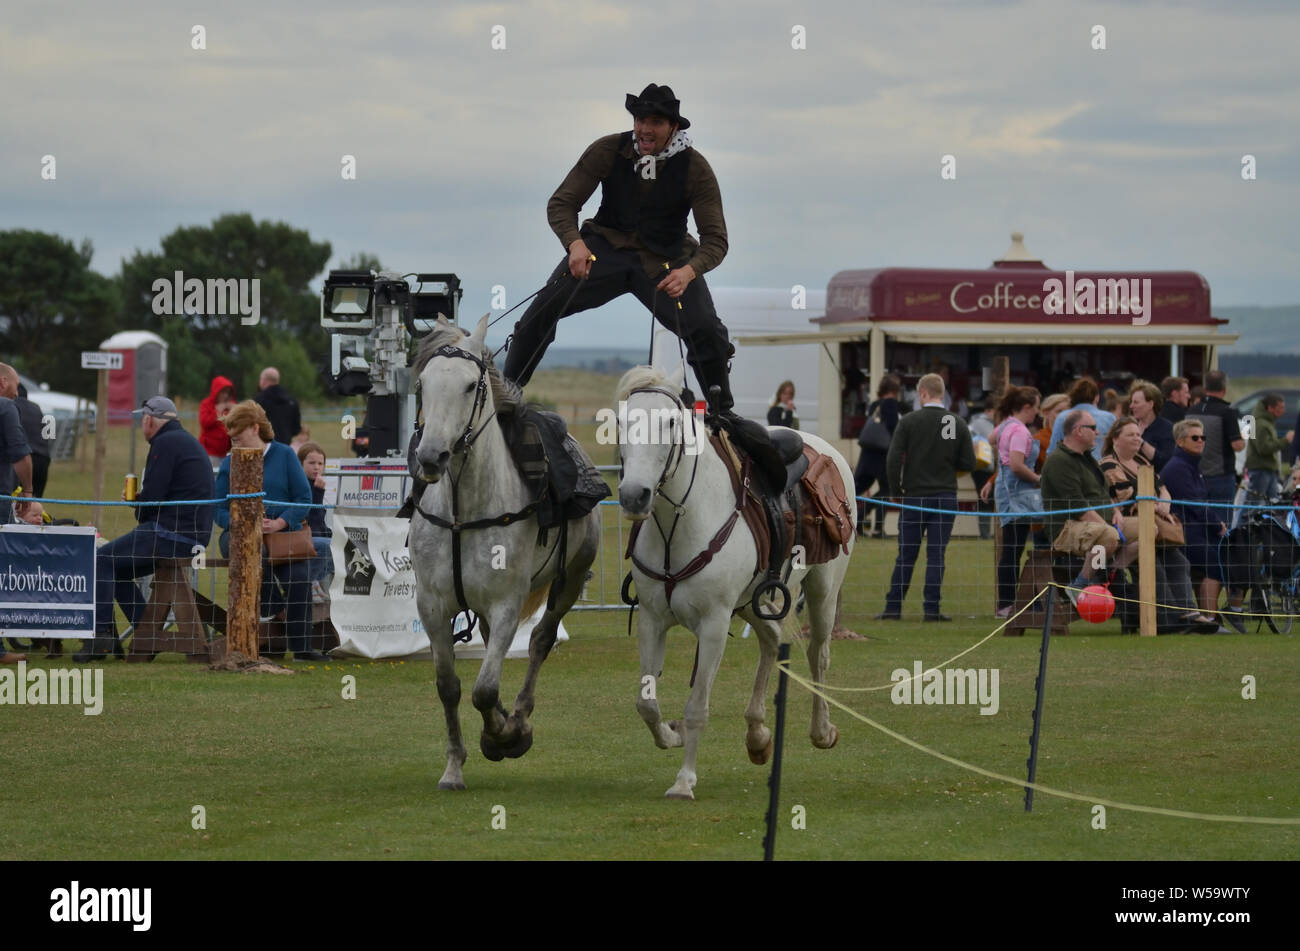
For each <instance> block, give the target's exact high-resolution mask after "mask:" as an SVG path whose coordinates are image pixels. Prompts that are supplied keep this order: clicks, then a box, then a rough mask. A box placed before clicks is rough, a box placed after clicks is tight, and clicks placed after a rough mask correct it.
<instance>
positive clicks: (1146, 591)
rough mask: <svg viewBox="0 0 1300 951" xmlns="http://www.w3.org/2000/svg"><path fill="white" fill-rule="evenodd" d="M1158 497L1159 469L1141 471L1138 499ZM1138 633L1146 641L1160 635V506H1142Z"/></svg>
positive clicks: (1139, 521) (1140, 516)
mask: <svg viewBox="0 0 1300 951" xmlns="http://www.w3.org/2000/svg"><path fill="white" fill-rule="evenodd" d="M1155 494H1156V476H1155V469H1153V468H1152V467H1151V466H1139V467H1138V495H1145V496H1154V495H1155ZM1138 598H1140V599H1141V602H1142V603H1141V604H1140V605H1138V630H1139V632H1140V633H1141V635H1142V636H1143V637H1154V636H1155V634H1156V503H1155V502H1139V503H1138Z"/></svg>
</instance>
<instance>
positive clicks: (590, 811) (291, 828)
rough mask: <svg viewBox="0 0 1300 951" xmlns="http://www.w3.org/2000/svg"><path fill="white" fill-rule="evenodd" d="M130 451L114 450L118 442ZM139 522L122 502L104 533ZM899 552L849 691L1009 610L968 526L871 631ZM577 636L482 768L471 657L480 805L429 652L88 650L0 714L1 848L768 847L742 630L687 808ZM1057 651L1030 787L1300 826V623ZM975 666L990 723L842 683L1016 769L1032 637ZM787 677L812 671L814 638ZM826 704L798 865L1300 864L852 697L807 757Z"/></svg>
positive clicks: (613, 558) (611, 593)
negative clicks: (240, 656) (449, 737)
mask: <svg viewBox="0 0 1300 951" xmlns="http://www.w3.org/2000/svg"><path fill="white" fill-rule="evenodd" d="M114 459H116V460H118V461H119V463H120V461H121V460H124V459H125V449H124V446H123V445H121V444H120V441H118V442H115V444H114V446H113V447H111V452H110V460H114ZM602 461H603V460H602ZM110 471H121V469H120V464H119V467H118V468H117V469H113V468H112V467H110ZM85 478H86V477H85V476H81V475H80V474H79V473H77V472H76V471H75V465H74V466H65V467H62V471H60V467H56V469H55V470H54V478H53V479H52V484H51V491H50V493H49V494H51V495H57V494H58V493H59V492H61V491H68V492H71V493H73V494H78V493H76V491H75V490H76V489H77V488H78V487H79V485H80V484H82V482H83V480H84V479H85ZM110 486H111V488H112V489H113V492H112V494H113V495H114V496H115V495H116V491H117V487H116V482H110ZM81 494H84V493H81ZM106 524H110V523H106ZM606 525H607V535H606V544H605V545H604V547H603V550H602V555H601V560H602V562H601V563H602V567H603V570H604V573H605V578H606V589H605V593H604V595H603V597H604V598H605V599H606V600H610V599H613V598H614V597H615V595H616V591H617V581H618V579H619V578H621V576H622V572H623V570H624V569H623V564H622V562H621V557H622V551H621V545H620V544H619V535H618V533H617V529H616V527H615V526H616V525H617V519H615V518H614V517H613V514H612V513H611V514H610V517H608V518H607V520H606ZM126 526H127V519H126V518H125V517H122V516H118V517H117V521H116V523H113V524H110V528H109V530H108V531H106V534H108V535H110V536H112V535H115V534H117V533H118V532H120V531H122V530H124V529H125V527H126ZM895 550H896V546H895V544H894V543H893V542H892V541H889V540H886V541H868V542H865V543H862V544H860V546H859V548H858V550H857V551H856V553H855V555H854V562H853V565H852V567H851V569H850V575H849V579H848V582H847V584H846V589H845V596H844V620H845V623H846V624H847V625H848V626H849V627H851V628H854V629H856V630H857V631H859V632H860V633H863V634H866V635H869V637H870V639H869V640H866V641H856V642H835V644H834V645H833V647H832V667H831V673H830V675H829V680H830V682H831V683H833V684H837V685H852V686H872V685H882V684H888V683H889V677H890V673H891V671H893V670H894V669H895V668H899V667H902V668H906V669H908V670H910V669H911V667H912V664H913V662H914V661H917V660H920V661H922V662H923V663H925V664H926V665H931V664H936V663H939V662H942V661H944V660H946V659H947V658H949V657H951V656H952V655H954V654H956V653H957V652H959V651H961V650H963V649H965V648H967V647H969V646H970V645H972V644H974V643H975V642H976V641H978V640H979V639H980V638H981V637H983V636H984V635H985V634H987V633H988V632H989V631H990V630H992V628H993V624H994V622H993V620H992V617H991V610H992V604H991V588H992V546H991V544H990V543H988V542H981V541H979V540H978V539H954V541H953V542H952V544H951V546H950V548H949V559H948V565H949V570H948V575H947V579H946V583H945V594H944V604H943V607H944V610H945V611H947V612H948V613H950V614H952V615H954V616H955V617H956V620H955V622H954V623H953V624H951V625H925V624H921V623H917V621H916V619H917V618H919V615H920V604H919V602H920V590H919V587H920V582H921V579H922V578H923V572H924V556H922V559H921V562H919V563H918V565H917V575H916V577H915V579H914V582H913V586H912V591H911V593H910V597H909V598H908V601H907V603H906V604H905V606H904V616H905V617H907V618H909V619H912V620H909V621H907V622H904V623H897V624H888V625H881V624H876V623H874V622H872V621H870V620H869V619H870V617H871V615H873V614H875V613H876V612H877V611H879V610H880V609H881V607H882V605H883V598H884V590H885V587H886V585H887V583H888V578H889V572H890V569H891V567H892V561H893V557H894V554H895ZM598 583H599V578H598V579H597V584H596V585H593V589H592V591H591V592H590V593H591V595H592V597H593V599H599V598H600V597H601V595H600V591H599V586H598ZM204 587H205V589H206V581H205V582H204ZM566 626H567V627H568V629H569V632H570V634H571V635H572V640H571V641H570V642H568V643H566V644H563V645H561V646H560V647H559V648H557V651H556V653H555V654H554V655H553V656H552V658H551V659H550V661H548V663H547V665H546V667H545V668H544V669H543V671H542V676H541V681H540V686H539V690H538V706H537V711H536V713H535V716H534V723H535V729H536V743H535V745H534V747H533V749H532V751H531V752H530V753H529V754H528V755H527V756H526V757H524V758H523V759H521V760H513V761H506V762H503V763H489V762H487V761H486V760H484V759H483V758H482V756H481V755H480V754H479V753H478V751H477V745H478V744H477V737H478V717H477V714H476V713H475V712H474V711H473V708H472V707H471V706H470V704H469V699H468V696H469V687H470V683H471V682H472V679H473V677H474V675H475V672H476V671H477V667H478V664H477V662H476V661H462V662H461V663H460V665H459V667H460V672H461V676H462V678H463V682H464V688H465V699H464V701H463V703H462V715H463V722H464V723H465V724H466V733H467V740H468V742H467V745H468V746H469V747H470V758H469V761H468V762H467V764H466V770H465V778H466V782H467V783H468V785H469V790H468V791H466V792H464V793H440V792H438V790H437V789H436V785H437V781H438V778H439V776H440V774H441V772H442V768H443V746H444V743H445V731H444V727H443V720H442V712H441V706H440V704H439V703H438V701H437V695H436V692H435V690H434V686H433V666H432V664H430V663H428V662H425V661H418V660H409V661H407V662H405V663H390V662H387V661H384V662H377V663H371V662H369V661H360V662H349V663H346V664H340V663H338V662H331V663H329V664H328V665H326V664H317V665H314V667H312V668H311V669H308V670H306V672H304V673H301V674H299V675H296V676H292V677H273V676H265V675H237V674H218V673H210V672H207V671H205V670H203V669H202V668H198V667H194V666H190V665H186V664H184V663H182V662H181V661H180V659H179V658H178V657H174V656H172V657H169V656H164V657H163V658H160V660H159V661H158V662H156V663H154V664H151V665H141V666H135V665H131V666H128V665H125V664H121V663H117V662H112V663H107V664H103V665H97V666H102V667H103V669H104V671H105V683H104V689H105V698H104V709H103V713H102V714H101V715H100V716H97V717H94V716H84V715H83V714H82V711H81V709H80V708H64V707H50V706H21V707H20V706H8V705H6V706H3V707H0V732H3V736H4V740H3V742H2V743H0V775H3V776H4V782H2V783H0V812H3V814H4V815H5V816H6V818H7V820H8V821H6V822H4V823H2V824H0V857H4V858H13V859H81V858H133V859H148V858H155V859H156V858H345V857H357V858H483V859H491V858H621V859H628V858H681V857H706V858H731V859H757V858H758V857H759V856H760V855H761V839H762V836H763V815H764V812H765V810H766V805H767V788H766V780H767V775H768V771H767V769H766V768H759V767H755V766H752V765H750V763H749V761H748V759H747V758H746V756H745V752H744V749H743V735H744V721H743V717H742V714H743V709H744V705H745V702H746V700H747V698H748V693H749V687H750V684H751V683H752V678H753V668H754V664H755V661H756V658H757V645H756V643H755V641H754V640H753V639H752V638H750V639H742V638H740V637H739V636H738V635H739V632H740V628H741V625H740V623H739V622H736V623H734V624H733V632H735V633H736V634H737V636H736V637H735V638H734V639H732V640H731V641H730V642H729V644H728V653H727V656H726V658H725V659H724V662H723V667H722V670H721V672H720V675H719V678H718V682H717V684H716V686H715V689H714V694H713V703H712V719H711V721H710V725H709V728H708V730H707V731H706V732H705V734H704V737H703V739H702V741H701V750H700V760H699V776H700V779H699V785H698V786H697V788H696V795H697V801H696V802H694V803H680V802H669V801H666V800H664V799H663V798H662V797H663V793H664V791H665V790H666V789H667V788H668V786H669V785H671V783H672V781H673V778H674V775H675V773H676V771H677V769H678V767H679V766H680V765H681V751H680V750H671V751H661V750H657V749H655V748H654V746H653V744H652V742H651V739H650V736H649V734H648V731H647V730H646V729H645V727H644V725H642V723H641V721H640V719H639V717H638V716H637V714H636V712H635V709H634V705H633V704H634V700H635V696H636V691H637V689H638V686H639V683H638V677H637V673H638V668H637V653H636V644H635V641H634V639H631V638H628V637H627V636H626V630H627V617H626V614H625V613H623V612H611V611H578V612H574V613H573V614H571V615H570V617H569V619H568V620H567V622H566ZM669 644H670V649H669V656H668V660H667V664H666V668H665V672H664V676H663V678H662V679H661V681H660V684H659V695H660V700H661V704H662V705H663V707H664V710H665V713H666V714H667V715H668V716H670V717H679V716H681V708H682V705H683V703H684V701H685V697H686V692H687V680H688V678H689V675H690V669H691V660H692V652H693V647H694V639H693V637H691V636H690V635H689V634H687V633H685V632H682V631H675V632H674V633H673V634H672V635H671V636H670V638H669ZM68 646H69V648H72V647H74V642H69V644H68ZM1050 659H1051V663H1050V666H1049V671H1048V675H1047V697H1046V705H1045V711H1044V718H1043V746H1042V754H1041V758H1040V762H1039V773H1038V779H1039V782H1040V783H1043V784H1045V785H1048V786H1053V787H1057V788H1060V789H1064V790H1070V791H1074V792H1080V793H1086V794H1090V795H1095V796H1098V797H1103V798H1106V799H1109V800H1116V801H1119V802H1127V803H1137V804H1144V805H1152V806H1161V807H1166V808H1174V809H1184V810H1189V811H1195V812H1203V813H1214V814H1220V813H1222V814H1229V815H1238V816H1273V817H1285V818H1291V819H1296V818H1300V756H1298V755H1297V754H1298V753H1300V741H1298V740H1297V731H1296V729H1295V711H1296V710H1297V709H1300V658H1298V657H1297V650H1296V640H1295V639H1294V638H1293V637H1289V636H1288V637H1279V636H1276V635H1270V634H1266V633H1252V634H1249V635H1246V636H1218V637H1194V636H1175V637H1160V638H1149V639H1139V638H1137V637H1123V636H1121V635H1120V634H1119V629H1118V623H1117V622H1116V621H1113V620H1112V621H1110V622H1107V623H1106V624H1102V625H1098V626H1089V625H1086V624H1084V623H1083V622H1077V623H1076V624H1075V625H1074V626H1073V628H1072V633H1071V636H1069V637H1065V638H1058V639H1056V640H1055V641H1054V642H1053V644H1052V647H1051V658H1050ZM36 663H38V664H39V665H41V666H48V665H49V662H46V661H43V660H40V661H37V662H36ZM957 665H959V666H962V667H985V668H996V669H997V670H998V671H999V677H1000V682H999V686H1000V709H999V711H998V713H997V714H996V715H995V716H981V715H980V714H979V712H978V708H977V707H975V706H904V705H894V704H893V703H891V702H890V692H889V691H888V690H881V691H876V692H873V693H868V694H843V695H840V696H841V697H842V699H844V700H845V702H847V703H848V704H849V705H850V706H851V707H853V708H855V709H857V710H859V711H861V712H862V713H864V714H865V715H867V716H870V717H872V718H873V719H876V720H878V721H879V722H881V723H882V724H884V725H886V726H889V727H891V728H892V729H895V730H897V731H899V732H900V733H902V734H904V735H906V736H908V737H911V738H913V739H915V740H917V741H918V742H921V743H923V744H926V745H928V746H930V747H933V748H934V749H936V750H938V751H941V752H944V753H947V754H949V755H951V756H955V757H957V758H959V759H961V760H965V761H967V762H970V763H973V764H976V765H979V766H982V767H984V768H986V769H991V770H994V771H997V772H1000V773H1005V774H1009V775H1011V776H1023V775H1024V766H1025V758H1026V756H1027V753H1028V742H1027V741H1028V736H1029V732H1030V729H1031V720H1030V714H1031V711H1032V709H1033V700H1034V695H1033V688H1034V678H1035V675H1036V673H1037V666H1038V638H1037V637H1024V638H1006V637H1000V636H999V637H994V638H993V639H991V640H990V641H989V642H988V643H986V644H984V645H983V646H981V647H979V648H978V649H977V650H975V651H974V652H972V653H970V654H968V655H966V656H965V657H964V658H962V659H961V660H960V661H957ZM69 666H70V664H69ZM295 666H300V667H301V666H302V665H295ZM523 669H524V663H523V662H522V661H507V663H506V671H505V688H504V689H503V696H506V697H507V698H509V697H512V696H513V693H512V691H513V690H515V689H517V688H518V685H519V682H520V680H521V678H522V675H523ZM794 669H795V670H796V671H797V672H804V673H806V671H807V664H806V662H805V660H804V658H803V655H802V653H801V651H800V649H799V648H798V647H796V651H795V660H794ZM344 674H353V675H355V676H356V678H357V680H356V689H357V698H356V699H355V700H344V699H342V697H341V677H342V676H343V675H344ZM1246 675H1251V676H1253V677H1254V678H1255V679H1256V681H1257V684H1258V687H1257V689H1258V698H1257V699H1254V700H1244V699H1242V697H1241V690H1242V686H1241V681H1242V678H1243V676H1246ZM774 686H775V681H774V682H773V687H774ZM809 707H810V701H809V697H808V694H807V693H806V692H804V691H803V690H802V688H799V687H797V686H794V685H792V687H791V705H790V717H789V722H788V724H787V732H786V739H787V746H786V753H787V759H786V768H785V778H784V786H783V791H782V800H781V814H782V816H783V827H782V829H781V831H780V834H779V836H778V840H777V855H778V857H781V858H841V859H843V858H850V859H852V858H864V859H865V858H872V859H903V858H944V859H947V858H993V859H1002V858H1006V859H1016V858H1020V859H1023V858H1049V859H1067V858H1068V859H1076V858H1082V859H1106V860H1119V859H1160V858H1179V859H1247V858H1250V859H1294V858H1297V857H1298V856H1300V827H1297V826H1289V827H1286V826H1265V825H1244V824H1234V823H1222V822H1205V821H1194V820H1186V819H1175V818H1169V817H1163V816H1152V815H1144V814H1139V813H1132V812H1125V811H1121V810H1117V809H1111V810H1110V811H1109V814H1108V815H1107V817H1106V818H1107V828H1106V830H1104V831H1101V830H1095V829H1093V828H1092V820H1093V815H1092V811H1091V809H1090V806H1089V804H1086V803H1082V802H1073V801H1067V800H1062V799H1057V798H1052V797H1048V796H1044V795H1041V794H1040V795H1039V796H1037V797H1036V804H1035V808H1034V812H1033V813H1032V814H1029V815H1027V814H1026V813H1025V812H1024V807H1023V798H1022V795H1023V793H1022V790H1021V788H1019V787H1018V786H1012V785H1010V784H1006V783H1002V782H999V781H996V780H992V779H987V778H985V777H982V776H979V775H976V774H974V773H970V772H967V771H965V770H962V769H960V768H958V767H955V766H952V765H949V764H947V763H944V762H942V761H939V760H937V759H934V758H932V757H930V756H927V755H925V754H923V753H920V752H918V751H916V750H914V749H911V748H910V747H907V746H905V745H903V744H900V743H898V742H897V741H895V740H893V739H890V738H888V737H886V736H884V735H883V734H881V733H878V732H877V731H875V730H873V729H871V728H870V727H868V726H866V725H865V724H862V723H860V722H858V721H856V720H854V719H853V718H852V717H851V716H849V715H848V714H846V713H843V712H834V713H833V715H832V719H833V720H834V721H835V723H836V724H837V726H838V727H839V729H840V742H839V745H838V746H837V747H836V748H835V749H834V750H829V751H823V750H815V749H813V748H812V746H811V744H810V743H809V742H808V739H807V732H808V714H809ZM196 805H201V806H203V807H204V808H205V810H206V817H207V828H206V829H204V830H194V829H192V828H191V818H192V809H193V807H194V806H196ZM795 805H800V806H803V807H804V809H805V810H806V817H807V819H806V822H807V828H806V829H805V830H802V831H796V830H793V829H791V828H790V822H789V819H790V816H791V807H792V806H795ZM494 806H502V807H504V811H505V816H506V828H505V829H504V830H502V829H494V828H493V823H492V820H493V811H494V810H493V807H494ZM498 812H499V810H498Z"/></svg>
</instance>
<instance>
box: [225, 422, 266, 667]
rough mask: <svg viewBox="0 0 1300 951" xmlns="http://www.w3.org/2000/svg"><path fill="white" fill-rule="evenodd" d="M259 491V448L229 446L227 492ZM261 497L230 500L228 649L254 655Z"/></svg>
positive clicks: (259, 601)
mask: <svg viewBox="0 0 1300 951" xmlns="http://www.w3.org/2000/svg"><path fill="white" fill-rule="evenodd" d="M261 491H262V452H261V450H259V449H242V448H238V447H236V448H232V449H231V450H230V494H231V495H242V494H244V493H248V492H261ZM262 512H263V507H262V500H261V499H260V498H257V499H231V500H230V588H229V594H228V597H229V599H230V602H229V605H228V606H227V607H228V616H229V619H230V620H229V624H228V625H227V628H226V634H227V636H228V638H229V640H228V642H227V646H228V648H229V650H232V651H239V652H240V653H241V654H243V655H244V656H245V657H247V658H249V659H251V660H255V659H256V658H257V635H258V628H259V626H260V625H259V620H258V619H259V617H260V615H261V607H262Z"/></svg>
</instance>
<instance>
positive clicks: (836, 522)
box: [711, 420, 853, 580]
mask: <svg viewBox="0 0 1300 951" xmlns="http://www.w3.org/2000/svg"><path fill="white" fill-rule="evenodd" d="M744 422H746V423H748V422H750V421H749V420H745V421H744ZM753 425H755V426H757V425H758V424H757V423H753ZM731 433H732V431H731V428H729V427H721V428H720V429H719V431H718V432H717V434H715V435H714V436H713V437H712V439H711V441H712V442H713V445H714V448H715V450H717V452H718V455H719V456H721V458H722V460H723V461H724V462H725V463H727V471H728V473H729V474H730V476H731V479H732V486H733V488H734V489H735V490H736V491H737V492H740V491H741V490H742V486H741V483H740V478H741V475H740V474H741V471H742V465H743V464H742V460H741V458H740V454H739V453H740V452H741V451H747V449H746V447H745V445H744V444H742V443H741V441H740V440H739V439H733V438H732V434H731ZM767 433H768V434H770V436H771V439H770V440H769V441H768V442H767V445H768V446H770V447H771V449H772V451H773V455H774V456H775V458H776V459H777V461H778V462H779V463H780V466H781V468H780V473H781V475H780V478H779V480H778V479H775V478H772V477H771V475H770V474H768V473H767V471H766V470H762V471H764V472H765V476H764V478H763V479H762V480H760V481H759V484H757V485H756V484H755V483H754V482H751V483H750V485H749V489H748V497H747V498H746V500H745V507H744V509H743V510H742V512H741V514H742V515H743V516H744V518H745V521H746V524H748V525H749V529H750V532H751V533H752V534H753V536H754V539H755V543H756V545H757V547H758V563H757V564H756V565H755V572H756V573H757V572H760V571H762V570H763V561H764V555H766V556H767V559H766V560H767V575H768V578H769V580H774V579H778V578H780V576H781V566H782V565H783V564H784V562H785V561H786V559H787V558H789V557H790V554H791V552H792V551H793V549H794V546H795V545H796V544H799V545H802V546H803V548H804V563H805V564H806V565H816V564H822V563H824V562H827V561H830V560H831V558H833V557H834V556H835V554H836V551H837V549H842V550H843V551H844V552H845V553H847V551H848V544H847V543H848V540H849V537H850V536H851V535H852V533H853V521H852V514H851V512H850V509H849V505H848V496H847V494H846V492H845V487H844V483H843V479H842V478H841V477H840V474H839V469H838V468H836V466H835V463H834V461H833V460H832V459H831V457H829V456H825V455H822V454H821V453H819V452H817V451H816V450H815V449H813V448H812V447H811V446H807V445H805V444H804V441H803V437H802V436H800V435H799V433H797V432H795V431H794V430H793V429H786V428H785V427H783V426H775V427H772V428H770V429H768V430H767ZM752 458H753V456H751V459H752ZM773 485H776V486H779V488H777V489H775V490H774V489H772V488H771V487H772V486H773Z"/></svg>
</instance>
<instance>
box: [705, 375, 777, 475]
mask: <svg viewBox="0 0 1300 951" xmlns="http://www.w3.org/2000/svg"><path fill="white" fill-rule="evenodd" d="M695 373H696V375H697V376H699V377H700V382H701V383H703V384H704V390H705V397H706V398H707V399H708V402H709V415H710V416H712V417H713V418H715V419H716V420H717V421H718V424H719V425H721V426H722V427H723V428H724V429H726V430H727V431H728V432H729V433H731V435H732V436H733V437H734V438H735V440H736V442H737V443H739V445H740V447H741V448H742V449H744V450H745V451H746V452H747V453H749V455H750V457H751V458H752V459H753V460H754V462H755V464H756V465H757V467H758V470H759V472H761V473H763V476H764V477H765V481H766V482H767V483H768V485H769V486H770V488H771V491H772V492H773V493H780V491H781V490H782V489H783V488H784V487H785V464H784V463H783V462H782V461H781V457H780V455H779V454H778V452H777V449H776V446H774V445H772V437H771V436H770V435H769V434H768V431H767V427H766V426H764V425H763V424H762V423H759V422H757V421H755V420H752V419H746V418H745V417H744V416H741V415H739V414H738V413H736V411H735V410H734V409H732V407H733V406H734V405H735V403H734V400H733V399H732V396H731V381H730V380H729V379H728V377H727V361H725V360H705V361H701V362H700V363H697V364H695Z"/></svg>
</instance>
